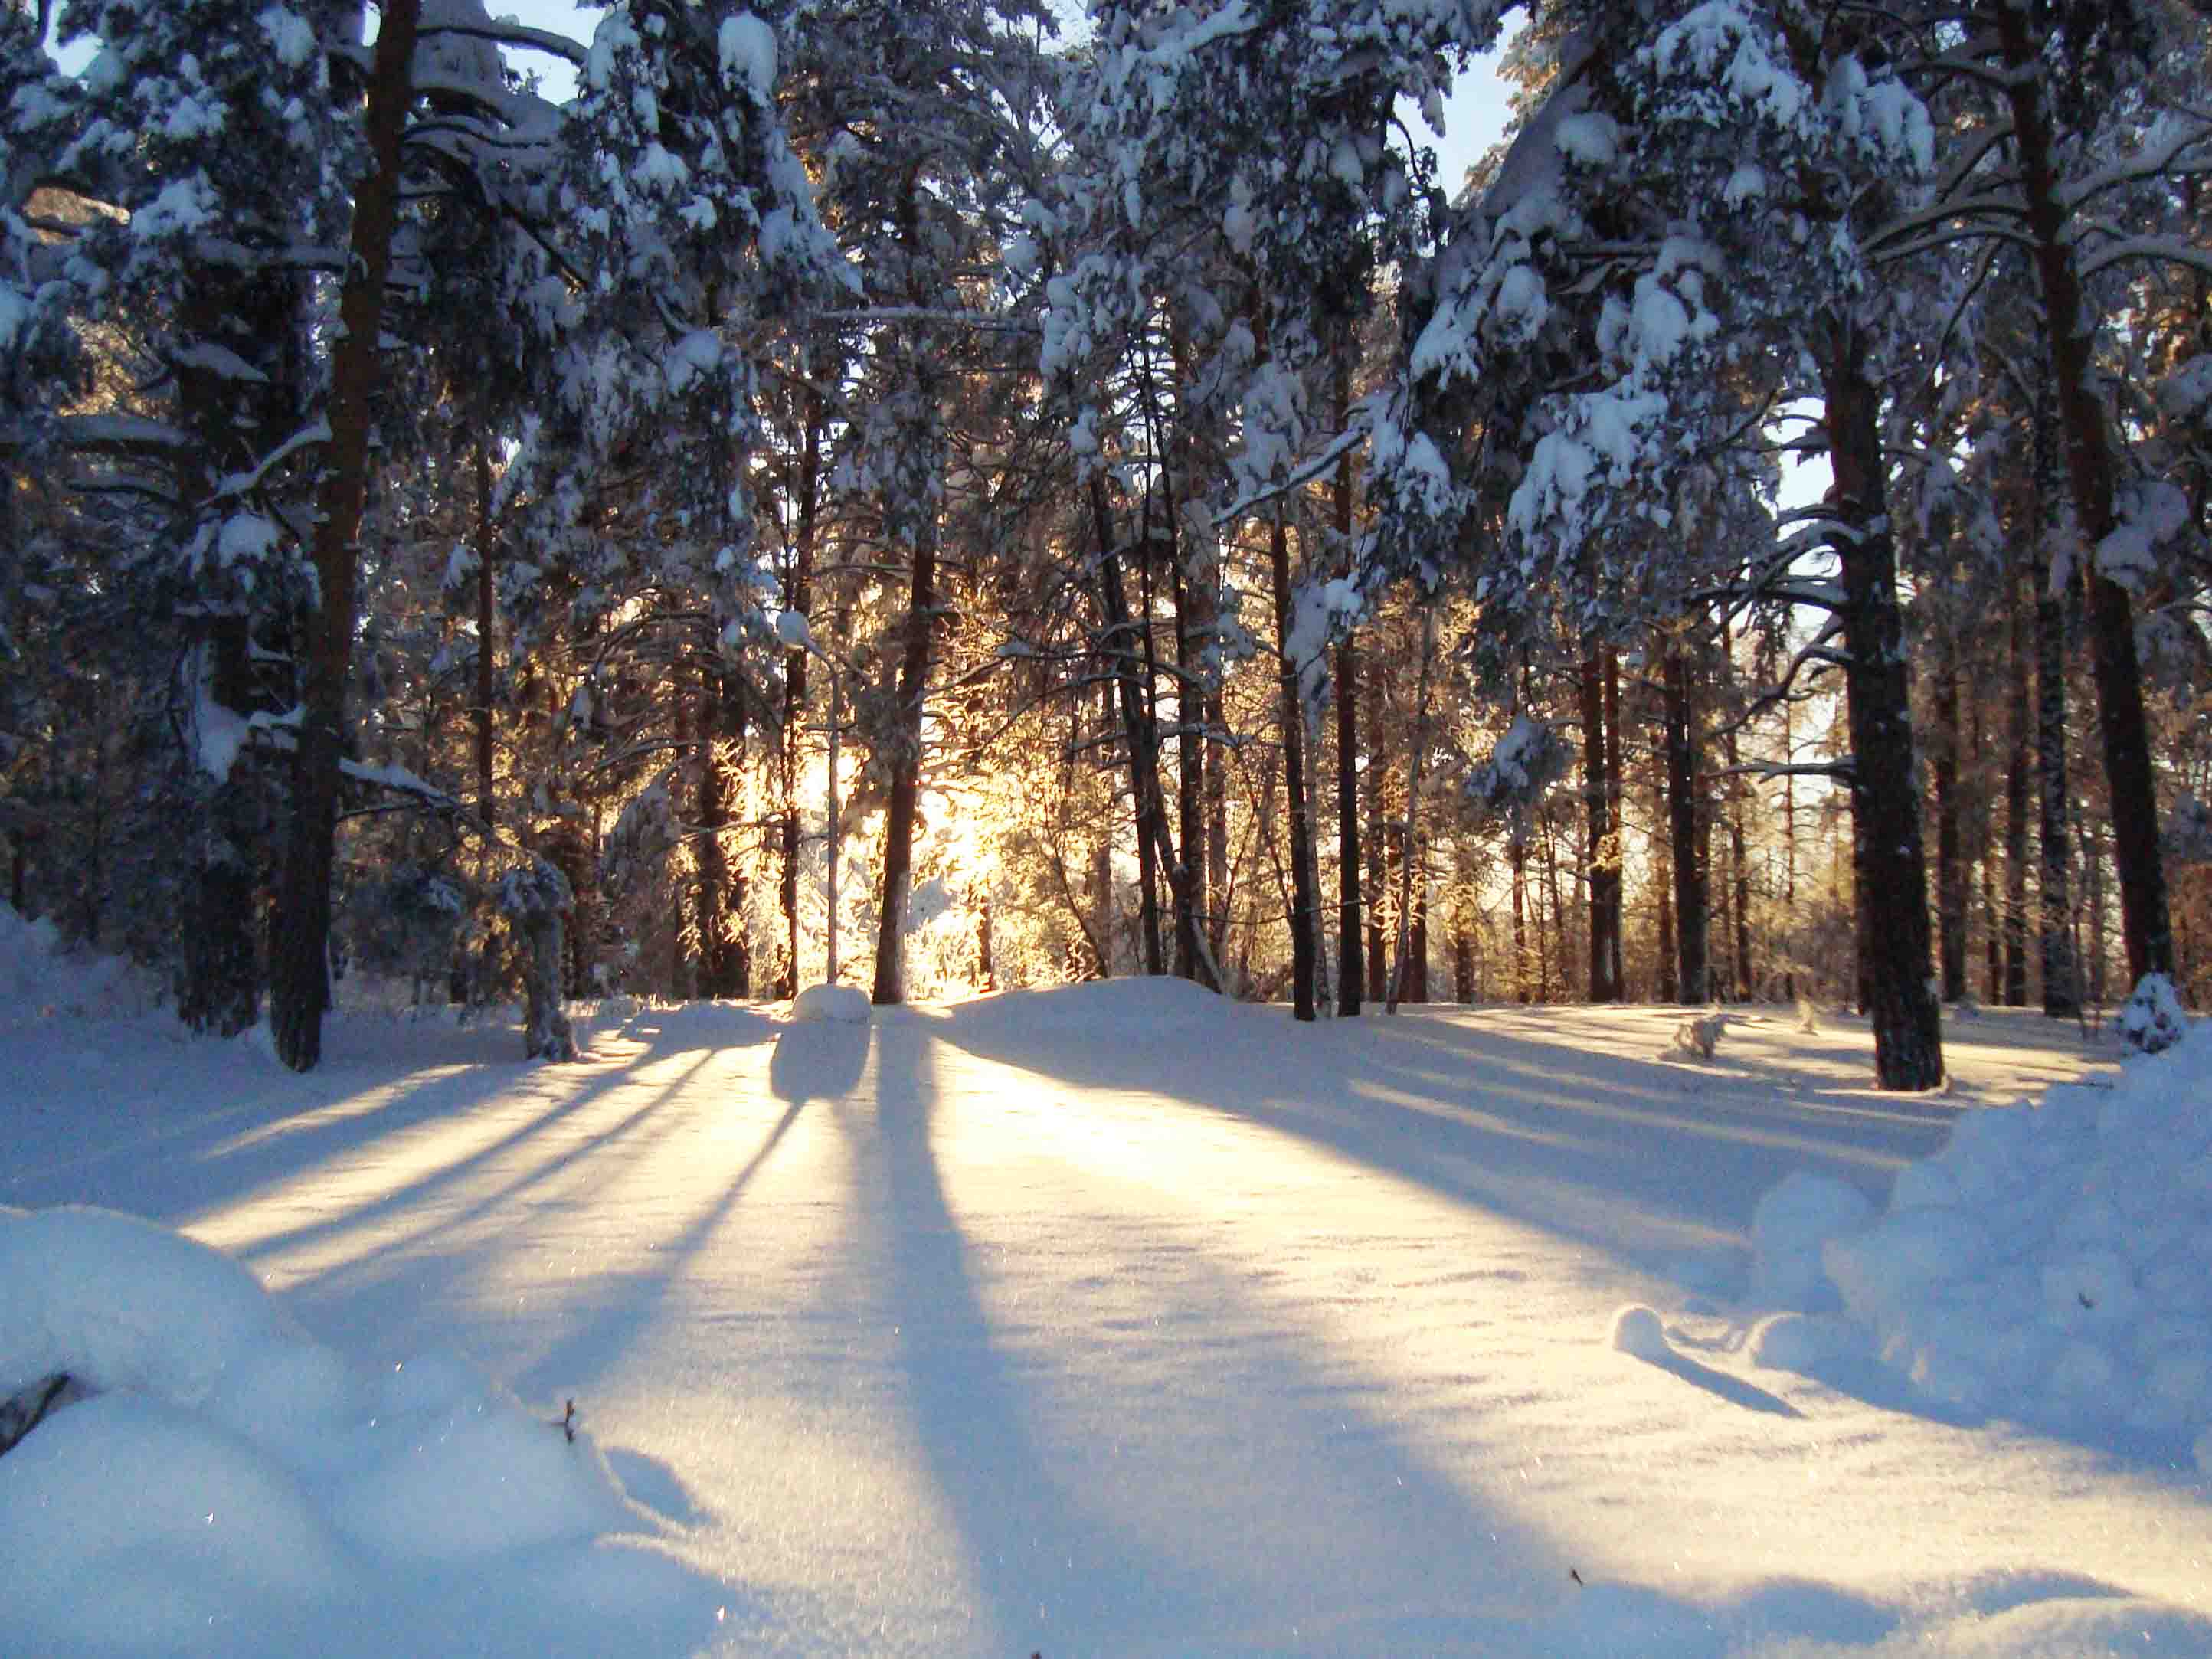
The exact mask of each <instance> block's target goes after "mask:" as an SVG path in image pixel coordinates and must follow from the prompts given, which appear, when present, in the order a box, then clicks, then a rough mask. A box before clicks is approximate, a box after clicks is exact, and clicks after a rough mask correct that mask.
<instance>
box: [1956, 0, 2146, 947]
mask: <svg viewBox="0 0 2212 1659" xmlns="http://www.w3.org/2000/svg"><path fill="white" fill-rule="evenodd" d="M1989 11H1990V22H1991V23H1992V24H1993V26H1994V27H1995V28H1996V38H1997V41H1998V45H1999V48H2000V51H2001V52H2002V57H2003V62H2004V69H2005V78H2004V86H2005V93H2006V96H2007V98H2008V101H2009V102H2010V105H2011V108H2012V118H2013V146H2014V149H2015V154H2016V155H2017V156H2018V158H2019V164H2020V175H2021V191H2022V195H2023V197H2024V198H2025V201H2026V205H2027V228H2028V232H2029V235H2030V240H2031V252H2032V253H2033V258H2034V264H2035V272H2036V278H2037V282H2038V284H2039V287H2040V288H2041V289H2042V293H2043V312H2044V319H2045V329H2044V337H2045V341H2046V342H2047V343H2048V350H2049V352H2050V359H2051V383H2052V392H2053V393H2054V395H2055V397H2056V398H2057V407H2058V422H2059V430H2060V432H2061V434H2062V435H2063V440H2064V446H2065V452H2066V471H2067V478H2068V483H2069V488H2070V493H2071V495H2072V497H2073V501H2074V513H2075V521H2076V523H2077V525H2078V526H2079V527H2080V531H2081V545H2082V547H2083V549H2084V550H2094V549H2095V548H2096V547H2097V545H2098V544H2100V543H2101V542H2102V541H2103V540H2104V539H2105V538H2106V537H2107V536H2109V535H2111V534H2112V531H2113V529H2114V528H2115V527H2116V526H2117V523H2118V515H2117V512H2116V508H2115V504H2114V493H2115V490H2116V489H2117V486H2118V475H2119V463H2118V457H2117V456H2116V455H2115V453H2114V452H2113V446H2112V430H2111V427H2110V425H2109V423H2108V422H2107V420H2106V413H2105V404H2104V398H2103V396H2102V394H2101V392H2100V389H2099V386H2098V384H2097V373H2096V367H2095V362H2094V357H2093V349H2092V343H2091V338H2090V314H2091V313H2090V309H2089V304H2088V300H2087V295H2085V294H2084V293H2083V292H2082V288H2081V276H2080V273H2079V272H2078V271H2077V270H2076V269H2075V264H2074V245H2073V241H2072V240H2071V239H2070V237H2069V234H2068V225H2067V219H2068V210H2067V208H2066V206H2065V205H2064V204H2063V202H2062V201H2061V200H2060V186H2059V180H2058V174H2057V143H2056V140H2055V138H2054V136H2053V133H2052V131H2051V118H2050V113H2049V111H2048V109H2047V107H2046V106H2045V88H2044V82H2043V76H2044V75H2045V72H2046V71H2045V57H2044V54H2043V52H2042V50H2041V47H2042V42H2041V41H2040V40H2037V39H2035V38H2033V36H2032V35H2031V33H2030V27H2031V19H2030V16H2029V14H2028V13H2027V11H2026V10H2025V9H2020V8H2016V7H2014V6H2010V5H2000V6H1994V7H1991V8H1990V9H1989ZM2082 580H2083V582H2084V584H2085V586H2086V590H2087V599H2088V605H2087V611H2088V623H2089V641H2090V661H2091V665H2092V668H2093V672H2094V678H2095V681H2096V686H2097V721H2098V727H2099V732H2100V736H2101V738H2102V739H2103V744H2104V750H2105V776H2106V782H2107V785H2108V787H2109V792H2110V796H2111V811H2112V849H2113V856H2114V860H2115V862H2116V863H2117V864H2118V869H2119V888H2120V925H2121V929H2122V932H2123V933H2124V937H2125V939H2126V941H2127V953H2128V975H2129V977H2130V980H2136V979H2140V978H2142V975H2145V974H2151V973H2159V974H2171V973H2172V971H2173V933H2172V922H2171V921H2170V919H2169V917H2168V914H2167V908H2166V871H2165V866H2164V865H2163V864H2162V862H2161V860H2160V851H2159V844H2158V798H2157V792H2156V788H2155V786H2154V781H2153V778H2152V773H2151V752H2150V727H2149V722H2148V719H2147V718H2146V716H2145V714H2144V709H2143V696H2142V664H2141V663H2140V661H2139V660H2138V659H2137V657H2136V632H2135V615H2134V607H2133V605H2132V604H2131V602H2130V599H2129V598H2128V593H2127V590H2126V589H2125V588H2124V587H2122V586H2120V585H2119V584H2118V582H2116V581H2114V580H2112V579H2111V578H2110V577H2109V576H2106V574H2104V573H2103V572H2102V571H2100V570H2099V569H2097V568H2096V566H2095V559H2094V554H2093V551H2089V553H2088V558H2087V568H2086V569H2085V570H2084V571H2083V572H2082Z"/></svg>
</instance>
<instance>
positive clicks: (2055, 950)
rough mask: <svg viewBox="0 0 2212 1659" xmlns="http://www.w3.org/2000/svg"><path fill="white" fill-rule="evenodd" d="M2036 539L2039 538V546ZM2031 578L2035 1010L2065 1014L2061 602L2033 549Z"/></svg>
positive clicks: (2077, 990) (2068, 993)
mask: <svg viewBox="0 0 2212 1659" xmlns="http://www.w3.org/2000/svg"><path fill="white" fill-rule="evenodd" d="M2039 545H2040V544H2039ZM2032 569H2033V580H2034V582H2035V760H2036V768H2035V771H2036V788H2037V795H2038V805H2039V809H2040V811H2039V816H2040V817H2041V820H2042V822H2041V823H2040V825H2039V831H2040V834H2039V840H2040V842H2041V846H2042V852H2043V868H2042V881H2041V883H2040V885H2041V888H2042V893H2041V900H2042V905H2041V909H2042V914H2041V916H2040V919H2039V920H2040V932H2041V939H2040V944H2041V947H2042V951H2041V953H2042V957H2043V1012H2045V1014H2047V1015H2049V1016H2050V1017H2051V1018H2054V1019H2070V1018H2073V1017H2074V1016H2075V1014H2076V1013H2078V1012H2080V1011H2081V983H2080V979H2079V976H2078V974H2077V970H2076V968H2075V962H2074V938H2073V933H2072V927H2073V915H2072V908H2073V907H2072V903H2071V902H2070V900H2069V878H2068V871H2067V854H2068V851H2069V848H2070V846H2071V844H2072V836H2071V832H2070V830H2069V825H2068V823H2067V818H2068V808H2067V800H2066V607H2065V602H2064V600H2063V599H2062V598H2060V597H2059V596H2058V595H2056V594H2054V593H2052V592H2051V568H2050V563H2049V561H2048V560H2047V559H2045V557H2044V556H2042V555H2041V553H2040V552H2039V553H2038V555H2037V556H2036V560H2035V562H2034V564H2033V567H2032Z"/></svg>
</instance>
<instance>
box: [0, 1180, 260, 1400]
mask: <svg viewBox="0 0 2212 1659" xmlns="http://www.w3.org/2000/svg"><path fill="white" fill-rule="evenodd" d="M294 1330H295V1327H294V1326H293V1325H292V1323H291V1322H290V1321H289V1320H288V1319H287V1318H286V1317H285V1316H283V1314H281V1313H279V1312H278V1311H277V1310H276V1304H273V1303H271V1302H270V1300H269V1297H268V1295H267V1293H266V1292H264V1291H263V1290H262V1288H261V1285H260V1283H259V1281H258V1280H257V1279H255V1278H254V1277H253V1275H252V1273H248V1272H246V1269H245V1268H243V1267H240V1266H239V1265H238V1264H237V1263H236V1262H234V1261H232V1260H231V1259H230V1258H229V1257H228V1256H226V1255H222V1253H221V1252H220V1251H216V1250H211V1249H208V1247H207V1246H206V1245H204V1244H197V1243H193V1242H192V1241H191V1239H189V1238H185V1237H180V1236H179V1235H178V1234H175V1233H173V1232H170V1231H167V1229H166V1228H161V1227H156V1226H155V1225H152V1224H151V1223H149V1222H145V1221H141V1220H139V1219H137V1218H136V1217H135V1216H127V1215H118V1214H117V1213H116V1212H114V1211H112V1210H99V1209H90V1208H78V1207H74V1206H72V1207H69V1208H64V1209H55V1210H38V1211H24V1210H15V1209H7V1208H0V1395H12V1394H14V1393H15V1391H16V1390H18V1389H21V1388H23V1387H25V1386H27V1384H29V1383H34V1382H36V1381H38V1379H40V1377H42V1376H52V1375H53V1374H54V1373H56V1372H58V1371H66V1372H68V1373H69V1374H70V1375H71V1376H75V1377H76V1379H77V1380H78V1381H79V1382H81V1383H84V1384H86V1385H87V1386H88V1387H89V1388H91V1389H94V1390H96V1391H100V1392H106V1390H109V1389H132V1390H134V1391H136V1392H138V1393H142V1394H148V1395H155V1396H157V1397H159V1398H161V1399H164V1400H168V1401H174V1402H175V1403H177V1404H179V1405H180V1406H184V1407H197V1406H199V1405H200V1404H202V1403H203V1402H204V1401H205V1400H206V1399H207V1397H208V1395H210V1393H211V1392H212V1391H213V1390H214V1389H215V1385H216V1382H217V1380H218V1379H219V1378H221V1377H222V1375H223V1372H224V1370H225V1369H226V1368H227V1367H228V1365H229V1364H231V1363H232V1361H233V1359H234V1357H238V1356H243V1355H247V1354H251V1353H252V1352H256V1351H257V1350H258V1349H260V1348H262V1347H264V1346H266V1345H269V1344H270V1343H272V1342H275V1341H277V1340H281V1339H284V1338H287V1337H289V1336H290V1335H291V1334H293V1332H294Z"/></svg>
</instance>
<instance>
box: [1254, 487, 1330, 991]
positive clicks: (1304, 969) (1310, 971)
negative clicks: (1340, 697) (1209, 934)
mask: <svg viewBox="0 0 2212 1659" xmlns="http://www.w3.org/2000/svg"><path fill="white" fill-rule="evenodd" d="M1267 570H1268V575H1269V578H1270V580H1271V581H1272V583H1273V589H1274V600H1275V645H1276V649H1277V650H1278V651H1279V653H1280V655H1281V666H1280V672H1279V677H1278V678H1279V686H1278V691H1279V712H1280V714H1281V718H1282V723H1283V783H1284V788H1285V793H1286V794H1287V795H1288V797H1289V805H1290V819H1291V838H1290V839H1291V918H1290V920H1291V1008H1292V1010H1293V1012H1295V1013H1296V1015H1297V1018H1299V1019H1302V1020H1310V1019H1312V1018H1314V1017H1315V1015H1316V1012H1318V1010H1317V1008H1316V996H1315V993H1316V984H1315V981H1316V979H1317V978H1318V977H1319V970H1320V965H1321V963H1320V957H1321V952H1320V941H1319V940H1318V939H1317V938H1316V932H1317V925H1318V922H1319V919H1320V918H1319V914H1318V912H1319V904H1320V900H1319V896H1318V895H1316V893H1315V891H1314V888H1313V871H1314V864H1313V845H1312V834H1313V819H1312V817H1310V815H1309V813H1308V811H1307V806H1306V764H1305V729H1306V718H1305V707H1304V697H1303V696H1302V695H1301V694H1300V692H1299V690H1298V665H1297V663H1295V662H1293V661H1292V660H1291V653H1290V649H1289V647H1290V641H1291V544H1290V532H1288V531H1287V530H1286V529H1285V527H1284V524H1283V516H1282V513H1280V512H1277V513H1276V514H1275V522H1274V526H1273V529H1272V530H1271V531H1270V532H1269V533H1268V538H1267Z"/></svg>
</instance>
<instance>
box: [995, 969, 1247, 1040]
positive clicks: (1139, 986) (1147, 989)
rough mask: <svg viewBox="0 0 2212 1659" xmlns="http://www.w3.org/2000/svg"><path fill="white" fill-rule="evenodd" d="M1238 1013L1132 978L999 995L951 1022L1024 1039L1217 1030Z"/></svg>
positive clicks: (1174, 986)
mask: <svg viewBox="0 0 2212 1659" xmlns="http://www.w3.org/2000/svg"><path fill="white" fill-rule="evenodd" d="M1240 1012H1243V1010H1242V1008H1241V1007H1240V1006H1239V1005H1237V1004H1236V1003H1233V1002H1231V1001H1229V1000H1226V999H1225V998H1224V997H1222V996H1220V995H1219V994H1218V993H1215V992H1212V991H1209V990H1207V989H1206V988H1205V987H1203V986H1200V985H1196V984H1194V983H1193V982H1192V981H1189V980H1187V979H1176V978H1174V977H1173V976H1171V975H1165V974H1151V975H1146V974H1132V975H1127V976H1126V977H1123V978H1119V979H1100V980H1091V981H1088V982H1086V983H1085V984H1081V985H1062V986H1057V987H1054V988H1053V989H1051V990H1048V991H1003V992H1000V993H999V994H995V995H992V996H981V997H977V998H975V999H974V1000H971V1001H968V1002H963V1003H962V1004H960V1005H959V1006H957V1007H956V1008H955V1009H953V1011H952V1017H953V1018H954V1019H955V1020H956V1021H957V1022H959V1023H961V1024H968V1025H973V1026H975V1027H977V1028H979V1029H989V1028H994V1027H996V1026H998V1025H999V1024H1000V1023H1001V1022H1004V1023H1006V1024H1007V1025H1009V1026H1011V1027H1015V1028H1018V1029H1019V1030H1023V1031H1025V1032H1030V1033H1042V1032H1046V1031H1061V1032H1084V1033H1109V1032H1114V1031H1126V1030H1141V1031H1146V1032H1151V1033H1158V1032H1162V1031H1171V1030H1184V1029H1187V1028H1189V1027H1192V1026H1196V1025H1200V1024H1214V1025H1218V1024H1219V1022H1221V1021H1222V1020H1224V1019H1233V1018H1236V1017H1237V1014H1238V1013H1240Z"/></svg>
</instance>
